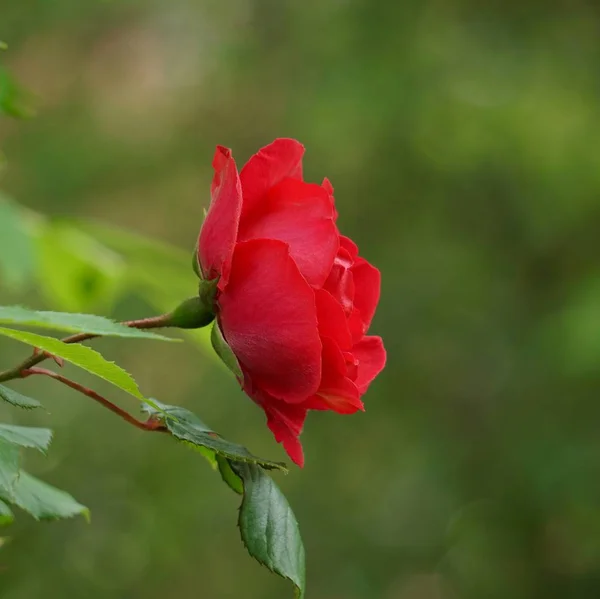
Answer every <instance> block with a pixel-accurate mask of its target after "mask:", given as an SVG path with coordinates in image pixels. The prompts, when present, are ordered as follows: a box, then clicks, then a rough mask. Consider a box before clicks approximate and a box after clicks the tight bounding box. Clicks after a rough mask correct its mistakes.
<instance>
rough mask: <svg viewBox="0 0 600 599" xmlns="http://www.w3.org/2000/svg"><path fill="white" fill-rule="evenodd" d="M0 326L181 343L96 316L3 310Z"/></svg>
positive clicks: (1, 310) (14, 307) (15, 309)
mask: <svg viewBox="0 0 600 599" xmlns="http://www.w3.org/2000/svg"><path fill="white" fill-rule="evenodd" d="M0 324H9V325H26V326H32V327H40V328H44V329H57V330H60V331H67V332H71V333H91V334H94V335H102V336H106V337H141V338H144V339H159V340H161V341H178V339H171V338H169V337H164V336H163V335H157V334H156V333H152V332H150V331H143V330H139V329H135V328H131V327H128V326H125V325H122V324H120V323H118V322H115V321H114V320H110V319H108V318H104V317H103V316H96V315H95V314H72V313H70V312H43V311H38V310H29V309H27V308H22V307H21V306H0Z"/></svg>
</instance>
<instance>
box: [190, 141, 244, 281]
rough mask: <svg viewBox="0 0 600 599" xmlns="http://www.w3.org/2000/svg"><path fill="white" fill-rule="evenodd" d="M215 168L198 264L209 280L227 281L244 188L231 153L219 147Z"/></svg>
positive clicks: (199, 239)
mask: <svg viewBox="0 0 600 599" xmlns="http://www.w3.org/2000/svg"><path fill="white" fill-rule="evenodd" d="M213 168H214V171H215V174H214V178H213V182H212V186H211V198H212V199H211V203H210V206H209V208H208V213H207V215H206V218H205V219H204V224H203V225H202V228H201V229H200V237H199V238H198V261H199V262H200V266H201V268H202V272H203V274H204V276H205V277H207V278H208V279H213V278H215V277H217V276H218V275H224V277H225V279H226V277H227V270H228V267H229V263H230V261H231V255H232V253H233V246H234V245H235V240H236V237H237V231H238V224H239V220H240V213H241V206H242V188H241V185H240V179H239V176H238V172H237V167H236V165H235V161H234V159H233V158H232V156H231V151H230V150H228V149H227V148H224V147H222V146H217V150H216V152H215V156H214V159H213ZM224 282H225V281H223V283H224Z"/></svg>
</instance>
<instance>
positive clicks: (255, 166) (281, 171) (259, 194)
mask: <svg viewBox="0 0 600 599" xmlns="http://www.w3.org/2000/svg"><path fill="white" fill-rule="evenodd" d="M303 155H304V146H303V145H302V144H301V143H300V142H298V141H296V140H295V139H286V138H280V139H276V140H275V141H274V142H273V143H271V144H269V145H268V146H265V147H264V148H262V149H260V150H259V151H258V152H257V153H256V154H254V156H252V158H250V160H248V162H247V163H246V165H245V166H244V168H243V169H242V172H241V173H240V180H241V183H242V190H243V192H244V207H243V210H244V212H245V213H250V212H252V211H253V210H254V209H255V208H256V206H257V205H259V204H260V203H261V201H262V199H263V197H264V196H265V195H266V194H267V193H268V192H269V190H270V189H271V188H273V187H274V186H275V185H277V184H278V183H280V182H281V181H283V180H284V179H287V178H292V179H298V180H300V181H302V156H303Z"/></svg>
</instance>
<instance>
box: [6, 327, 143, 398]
mask: <svg viewBox="0 0 600 599" xmlns="http://www.w3.org/2000/svg"><path fill="white" fill-rule="evenodd" d="M0 335H4V336H5V337H10V338H11V339H16V340H17V341H22V342H23V343H27V344H29V345H32V346H33V347H39V348H40V349H43V350H44V351H47V352H49V353H51V354H53V355H55V356H58V357H59V358H63V359H65V360H67V361H69V362H71V363H72V364H75V366H79V367H80V368H83V369H84V370H87V371H88V372H90V373H92V374H94V375H96V376H97V377H100V378H101V379H104V380H105V381H108V382H109V383H111V384H113V385H115V386H116V387H118V388H119V389H123V391H126V392H127V393H129V394H131V395H133V396H134V397H137V398H138V399H141V400H144V401H146V402H147V403H150V404H152V401H151V400H148V399H146V398H145V397H144V396H143V395H142V394H141V392H140V390H139V388H138V386H137V384H136V382H135V381H134V380H133V378H132V377H131V375H129V374H128V373H127V372H126V371H125V370H123V369H122V368H121V367H120V366H117V365H116V364H115V363H114V362H109V361H108V360H106V359H105V358H103V357H102V356H101V355H100V354H99V353H98V352H97V351H94V350H93V349H91V348H89V347H86V346H85V345H81V344H79V343H73V344H67V343H63V342H62V341H59V340H58V339H53V338H52V337H45V336H43V335H36V334H35V333H29V332H26V331H15V330H12V329H5V328H0Z"/></svg>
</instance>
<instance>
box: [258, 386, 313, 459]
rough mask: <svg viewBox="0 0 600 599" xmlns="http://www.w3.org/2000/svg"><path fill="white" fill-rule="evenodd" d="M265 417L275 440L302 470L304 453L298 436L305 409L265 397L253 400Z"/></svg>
mask: <svg viewBox="0 0 600 599" xmlns="http://www.w3.org/2000/svg"><path fill="white" fill-rule="evenodd" d="M254 401H256V402H257V403H258V404H259V405H260V406H261V407H262V408H263V410H264V411H265V414H266V415H267V426H268V427H269V428H270V429H271V432H272V433H273V435H274V436H275V440H276V441H277V442H278V443H281V444H282V445H283V448H284V449H285V451H286V452H287V454H288V455H289V456H290V459H291V460H292V461H293V462H294V463H295V464H298V466H300V468H302V467H303V466H304V452H303V451H302V444H301V443H300V440H299V439H298V436H299V435H300V433H301V432H302V428H303V427H304V420H305V419H306V412H307V408H306V407H304V405H302V406H298V405H296V406H294V405H290V404H287V403H285V402H283V401H280V400H278V399H275V398H270V397H268V396H267V395H259V396H257V397H255V398H254Z"/></svg>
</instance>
